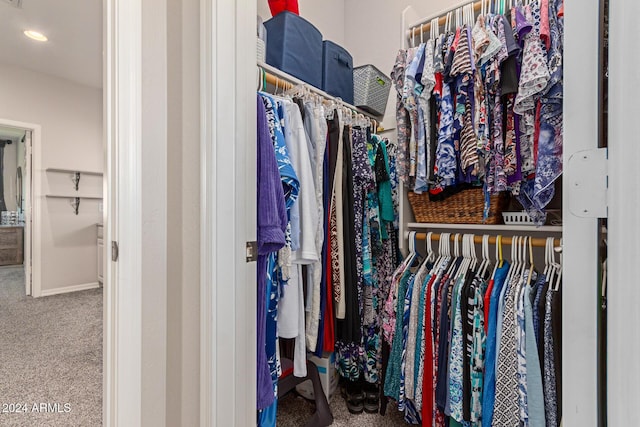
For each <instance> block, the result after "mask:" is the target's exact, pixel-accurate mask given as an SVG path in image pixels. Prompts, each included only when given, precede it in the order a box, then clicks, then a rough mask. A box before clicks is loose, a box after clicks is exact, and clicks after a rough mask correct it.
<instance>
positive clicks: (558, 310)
mask: <svg viewBox="0 0 640 427" xmlns="http://www.w3.org/2000/svg"><path fill="white" fill-rule="evenodd" d="M552 292H553V294H552V297H551V335H552V336H553V350H554V351H553V359H554V368H555V372H556V393H557V396H558V420H561V419H562V287H560V288H559V289H558V291H557V292H555V291H552Z"/></svg>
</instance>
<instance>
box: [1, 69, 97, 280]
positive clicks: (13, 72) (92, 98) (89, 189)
mask: <svg viewBox="0 0 640 427" xmlns="http://www.w3.org/2000/svg"><path fill="white" fill-rule="evenodd" d="M0 76H1V78H0V93H1V94H2V103H0V118H3V119H10V120H16V121H21V122H27V123H34V124H38V125H40V126H42V169H43V170H42V175H41V176H42V191H43V193H44V194H49V193H62V194H73V193H75V190H74V189H73V187H72V183H71V180H70V176H69V175H67V174H56V173H51V172H45V170H46V169H47V168H52V167H53V168H65V169H79V170H88V171H100V172H102V171H103V156H104V154H103V142H102V91H101V90H100V89H95V88H91V87H88V86H81V85H78V84H75V83H73V82H70V81H67V80H63V79H60V78H57V77H52V76H48V75H45V74H41V73H37V72H33V71H29V70H25V69H21V68H16V67H13V66H9V65H5V64H0ZM80 190H81V191H80V194H83V195H96V196H101V194H102V178H101V177H99V176H93V177H91V176H86V175H83V176H82V178H81V182H80ZM41 201H42V215H43V216H42V291H45V292H46V291H49V292H50V291H51V290H54V289H59V288H63V287H67V286H74V285H82V284H87V283H94V282H97V260H96V256H97V255H96V252H97V245H96V228H95V224H96V223H98V222H100V221H101V217H102V216H101V214H100V213H99V211H98V205H99V202H98V201H89V200H82V202H81V205H80V214H79V215H78V216H76V215H74V213H73V211H72V208H71V206H70V205H69V200H68V199H47V198H45V197H44V195H43V196H42V199H41Z"/></svg>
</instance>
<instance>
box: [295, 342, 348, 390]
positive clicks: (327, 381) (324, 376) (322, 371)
mask: <svg viewBox="0 0 640 427" xmlns="http://www.w3.org/2000/svg"><path fill="white" fill-rule="evenodd" d="M307 358H308V359H309V360H310V361H312V362H313V363H315V364H316V366H317V367H318V374H319V375H320V382H321V383H322V390H324V394H325V396H327V401H329V399H331V396H333V395H334V393H335V392H336V390H337V389H338V381H339V379H340V377H339V375H338V370H337V369H336V366H335V364H336V356H335V353H325V354H324V357H322V358H319V357H316V356H312V355H309V356H308V357H307ZM296 391H297V392H298V393H300V395H302V397H304V398H305V399H309V400H313V398H314V396H313V384H312V383H311V380H308V381H305V382H303V383H300V384H298V385H297V386H296Z"/></svg>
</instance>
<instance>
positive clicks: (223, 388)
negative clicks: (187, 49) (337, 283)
mask: <svg viewBox="0 0 640 427" xmlns="http://www.w3.org/2000/svg"><path fill="white" fill-rule="evenodd" d="M256 14H257V5H256V2H255V0H200V49H201V52H200V58H201V59H200V61H201V67H200V84H201V94H202V95H201V148H200V150H201V158H202V161H201V164H200V168H201V169H200V170H201V190H200V191H201V209H202V214H201V223H200V226H201V235H202V240H201V242H202V243H201V251H200V256H201V258H200V265H201V283H200V286H201V287H200V291H201V294H200V297H201V301H202V302H201V306H200V309H201V324H200V334H201V336H200V378H201V382H200V426H202V427H209V426H216V425H219V426H232V425H242V426H249V425H255V422H256V411H255V407H256V370H255V360H256V326H255V325H256V310H255V307H256V265H255V263H253V262H252V263H248V262H247V261H246V257H247V253H246V249H245V242H249V241H254V240H256V237H255V236H256V148H255V147H256V127H255V123H256V72H257V71H256V36H255V26H256Z"/></svg>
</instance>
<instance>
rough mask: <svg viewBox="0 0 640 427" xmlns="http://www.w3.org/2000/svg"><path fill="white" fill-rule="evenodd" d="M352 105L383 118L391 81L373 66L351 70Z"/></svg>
mask: <svg viewBox="0 0 640 427" xmlns="http://www.w3.org/2000/svg"><path fill="white" fill-rule="evenodd" d="M353 89H354V105H355V106H356V107H359V108H362V109H363V110H365V111H368V112H370V113H371V114H375V115H376V116H384V112H385V110H386V109H387V101H388V100H389V92H390V91H391V79H390V78H389V77H388V76H386V75H385V74H384V73H382V71H380V70H378V69H377V68H376V67H374V66H373V65H370V64H369V65H363V66H362V67H357V68H354V70H353Z"/></svg>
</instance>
